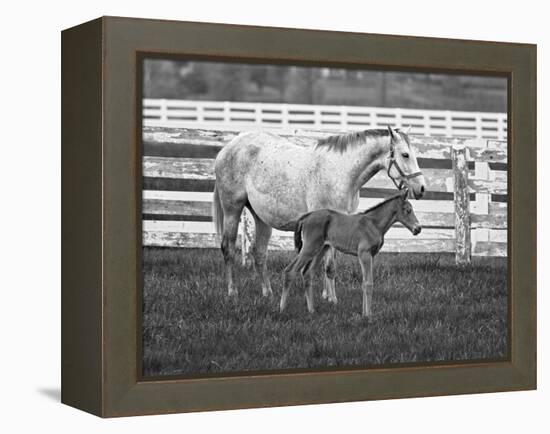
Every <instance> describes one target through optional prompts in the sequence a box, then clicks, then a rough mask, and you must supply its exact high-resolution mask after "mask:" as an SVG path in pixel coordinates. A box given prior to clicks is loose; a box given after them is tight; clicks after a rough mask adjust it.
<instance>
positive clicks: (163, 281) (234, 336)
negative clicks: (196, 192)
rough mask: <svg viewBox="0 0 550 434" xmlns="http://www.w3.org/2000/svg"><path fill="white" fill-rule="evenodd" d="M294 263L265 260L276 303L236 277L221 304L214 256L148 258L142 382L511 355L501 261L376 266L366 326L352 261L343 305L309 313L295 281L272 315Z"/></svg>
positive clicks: (345, 266) (175, 252) (389, 259)
mask: <svg viewBox="0 0 550 434" xmlns="http://www.w3.org/2000/svg"><path fill="white" fill-rule="evenodd" d="M293 256H294V253H293V252H270V258H269V262H268V269H269V271H270V275H271V283H272V287H273V291H274V294H275V295H274V297H272V298H264V297H262V295H261V287H260V283H259V280H258V279H257V278H256V277H255V274H254V272H253V271H252V270H248V269H243V268H241V267H238V268H237V270H236V284H237V287H238V289H239V296H238V298H230V297H228V296H227V290H226V287H225V281H224V271H223V261H222V256H221V253H220V251H219V250H209V249H163V248H152V247H145V248H144V249H143V270H144V290H143V329H142V330H143V334H142V346H143V348H142V349H143V359H142V365H143V375H145V376H158V375H194V374H216V373H229V372H239V371H263V370H283V369H301V368H310V369H311V368H326V367H352V366H357V367H359V366H370V365H379V364H394V363H410V362H441V361H463V360H479V359H498V358H502V357H505V356H506V354H507V333H508V328H507V294H506V293H507V289H506V274H507V273H506V259H505V258H475V259H474V260H473V263H472V265H470V266H467V267H461V268H459V267H457V266H456V265H455V264H454V256H453V255H449V254H433V253H431V254H403V253H402V254H389V253H381V254H379V255H378V256H377V257H376V259H375V266H374V296H373V300H374V302H373V317H372V318H371V319H368V320H367V319H364V318H362V317H361V315H360V311H361V297H362V294H361V273H360V267H359V264H358V262H357V259H356V258H354V257H352V256H347V255H342V254H339V255H338V256H337V279H336V285H337V295H338V304H337V305H332V304H329V303H328V302H327V301H325V300H322V299H321V290H322V281H321V280H320V279H318V280H317V281H316V291H315V308H316V313H315V314H313V315H311V314H309V313H308V312H307V309H306V303H305V298H304V293H303V289H302V287H301V282H297V284H296V285H295V286H294V287H293V288H292V291H291V295H290V297H289V300H288V305H287V309H286V311H285V312H284V313H283V314H281V313H279V298H280V294H281V289H282V271H283V269H284V267H285V266H286V265H287V264H288V263H289V262H290V260H291V259H292V257H293Z"/></svg>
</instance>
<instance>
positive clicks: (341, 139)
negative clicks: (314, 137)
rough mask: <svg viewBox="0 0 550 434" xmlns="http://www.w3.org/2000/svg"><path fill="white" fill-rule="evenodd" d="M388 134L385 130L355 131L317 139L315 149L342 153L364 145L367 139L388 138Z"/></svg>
mask: <svg viewBox="0 0 550 434" xmlns="http://www.w3.org/2000/svg"><path fill="white" fill-rule="evenodd" d="M389 134H390V133H389V131H388V130H387V129H385V128H378V129H372V130H364V131H356V132H353V133H348V134H337V135H333V136H329V137H325V138H322V139H319V140H318V141H317V145H316V146H315V148H316V149H319V148H326V149H327V150H328V151H335V152H340V153H343V152H345V151H347V150H348V148H349V147H350V146H357V145H361V144H363V143H365V141H366V140H367V138H370V137H384V136H389Z"/></svg>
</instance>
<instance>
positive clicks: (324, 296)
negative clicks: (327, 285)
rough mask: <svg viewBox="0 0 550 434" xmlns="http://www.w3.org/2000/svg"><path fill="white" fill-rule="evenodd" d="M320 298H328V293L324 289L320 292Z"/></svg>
mask: <svg viewBox="0 0 550 434" xmlns="http://www.w3.org/2000/svg"><path fill="white" fill-rule="evenodd" d="M321 298H322V299H323V300H326V299H327V298H329V297H328V294H327V293H326V292H325V291H323V293H322V294H321Z"/></svg>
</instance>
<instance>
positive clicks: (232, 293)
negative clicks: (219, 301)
mask: <svg viewBox="0 0 550 434" xmlns="http://www.w3.org/2000/svg"><path fill="white" fill-rule="evenodd" d="M227 295H229V297H237V296H238V295H239V291H237V290H236V289H233V290H230V291H229V292H228V294H227Z"/></svg>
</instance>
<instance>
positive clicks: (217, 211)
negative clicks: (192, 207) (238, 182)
mask: <svg viewBox="0 0 550 434" xmlns="http://www.w3.org/2000/svg"><path fill="white" fill-rule="evenodd" d="M212 220H213V221H214V226H215V227H216V233H217V234H218V235H220V236H221V234H222V233H223V208H222V203H221V201H220V193H219V192H218V184H217V183H215V184H214V200H213V201H212Z"/></svg>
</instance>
